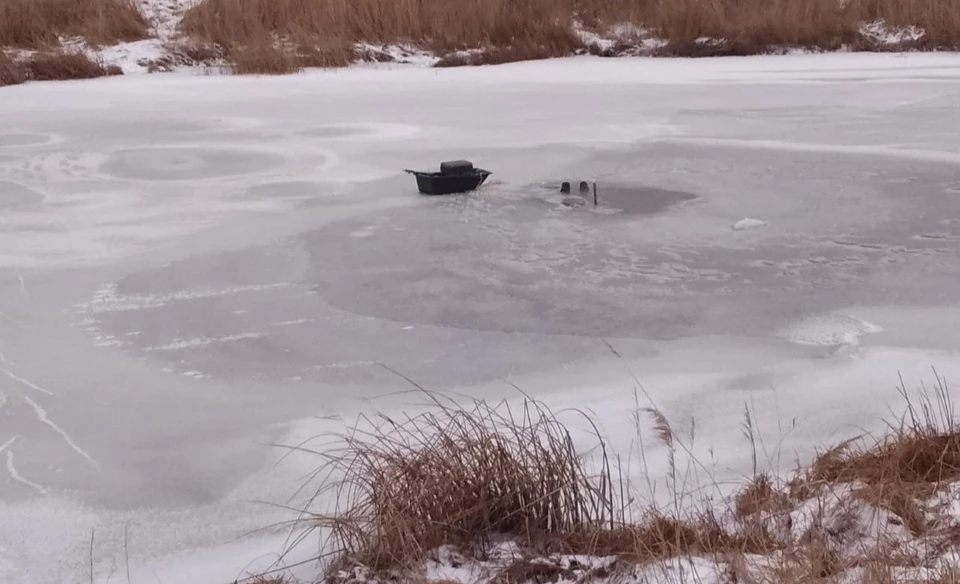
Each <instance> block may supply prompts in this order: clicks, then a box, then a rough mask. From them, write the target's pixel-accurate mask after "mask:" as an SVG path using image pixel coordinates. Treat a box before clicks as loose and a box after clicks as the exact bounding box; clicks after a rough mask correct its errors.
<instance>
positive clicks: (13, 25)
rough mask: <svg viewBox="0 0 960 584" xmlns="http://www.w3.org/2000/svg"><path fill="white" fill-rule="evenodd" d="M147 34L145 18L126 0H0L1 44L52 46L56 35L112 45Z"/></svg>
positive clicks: (139, 38)
mask: <svg viewBox="0 0 960 584" xmlns="http://www.w3.org/2000/svg"><path fill="white" fill-rule="evenodd" d="M147 36H148V24H147V20H146V18H144V16H143V14H141V13H140V11H139V9H138V8H137V7H136V6H135V5H134V4H133V2H131V1H129V0H0V47H2V46H13V47H22V48H33V49H42V48H51V47H54V46H57V45H58V44H59V40H58V39H59V37H81V38H83V39H84V40H86V41H87V42H88V43H90V44H93V45H112V44H116V43H118V42H123V41H136V40H141V39H145V38H147Z"/></svg>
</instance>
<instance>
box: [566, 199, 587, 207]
mask: <svg viewBox="0 0 960 584" xmlns="http://www.w3.org/2000/svg"><path fill="white" fill-rule="evenodd" d="M561 202H562V203H563V205H564V206H565V207H582V206H584V205H586V204H587V201H586V199H584V198H583V197H564V198H563V201H561Z"/></svg>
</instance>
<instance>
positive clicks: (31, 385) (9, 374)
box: [0, 359, 57, 396]
mask: <svg viewBox="0 0 960 584" xmlns="http://www.w3.org/2000/svg"><path fill="white" fill-rule="evenodd" d="M2 361H3V362H6V361H7V360H6V359H2ZM0 373H3V374H4V375H6V376H7V377H9V378H10V379H12V380H14V381H17V382H20V383H22V384H23V385H26V386H27V387H29V388H30V389H32V390H35V391H39V392H40V393H45V394H47V395H52V396H56V395H57V394H55V393H53V392H52V391H50V390H48V389H43V388H42V387H40V386H39V385H37V384H36V383H33V382H32V381H30V380H29V379H24V378H22V377H19V376H17V375H15V374H14V373H13V372H11V371H9V370H8V369H4V368H3V367H0Z"/></svg>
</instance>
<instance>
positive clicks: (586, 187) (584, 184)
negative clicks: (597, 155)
mask: <svg viewBox="0 0 960 584" xmlns="http://www.w3.org/2000/svg"><path fill="white" fill-rule="evenodd" d="M589 190H590V185H588V184H587V181H585V180H582V181H580V192H581V193H585V192H587V191H589Z"/></svg>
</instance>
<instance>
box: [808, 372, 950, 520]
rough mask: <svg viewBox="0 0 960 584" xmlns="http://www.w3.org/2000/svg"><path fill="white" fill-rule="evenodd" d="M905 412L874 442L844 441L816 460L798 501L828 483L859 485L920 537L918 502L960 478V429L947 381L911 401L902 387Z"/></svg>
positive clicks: (859, 492) (866, 498)
mask: <svg viewBox="0 0 960 584" xmlns="http://www.w3.org/2000/svg"><path fill="white" fill-rule="evenodd" d="M900 393H901V395H902V396H903V397H904V400H905V401H906V404H907V407H906V413H905V414H904V416H903V417H902V418H900V419H898V420H895V421H894V422H893V423H891V424H890V425H889V429H888V432H887V433H886V434H885V435H884V436H882V437H879V438H877V439H875V440H873V441H864V440H862V439H854V440H848V441H845V442H843V443H841V444H839V445H838V446H835V447H833V448H831V449H829V450H827V451H825V452H823V453H822V454H821V455H819V456H818V457H817V459H816V460H815V461H814V462H813V464H812V465H811V466H810V468H809V469H808V470H807V471H805V472H804V473H801V474H800V475H799V476H798V477H796V478H795V479H794V480H793V481H792V483H791V489H792V490H793V492H794V495H795V496H796V497H804V496H809V493H810V492H811V491H815V490H817V489H821V488H823V487H824V486H828V485H837V484H851V485H857V489H856V494H857V495H858V496H859V497H860V498H861V499H862V500H864V501H866V502H867V503H870V504H872V505H875V506H878V507H882V508H885V509H887V510H889V511H891V512H892V513H894V514H895V515H897V516H899V517H900V518H901V519H902V520H903V521H904V524H905V525H906V526H907V527H908V528H909V529H910V530H911V531H912V532H913V533H914V534H915V535H922V534H923V532H924V531H925V529H926V522H925V520H924V512H923V510H922V509H921V508H920V505H919V504H918V502H919V501H923V500H925V499H927V498H929V497H930V496H932V495H933V494H934V493H935V492H937V491H938V490H939V489H940V488H941V487H943V486H945V485H946V484H949V483H951V482H956V481H957V480H960V426H958V425H957V422H956V418H955V415H954V410H953V404H952V402H951V400H950V396H949V391H948V389H947V386H946V383H945V382H944V381H943V380H942V379H940V378H939V376H937V384H936V385H935V387H934V388H933V390H932V391H930V392H927V391H924V392H923V393H922V394H921V396H920V399H919V402H915V401H914V400H911V399H910V398H909V396H908V395H907V393H906V391H905V389H904V388H903V385H902V383H901V387H900Z"/></svg>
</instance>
